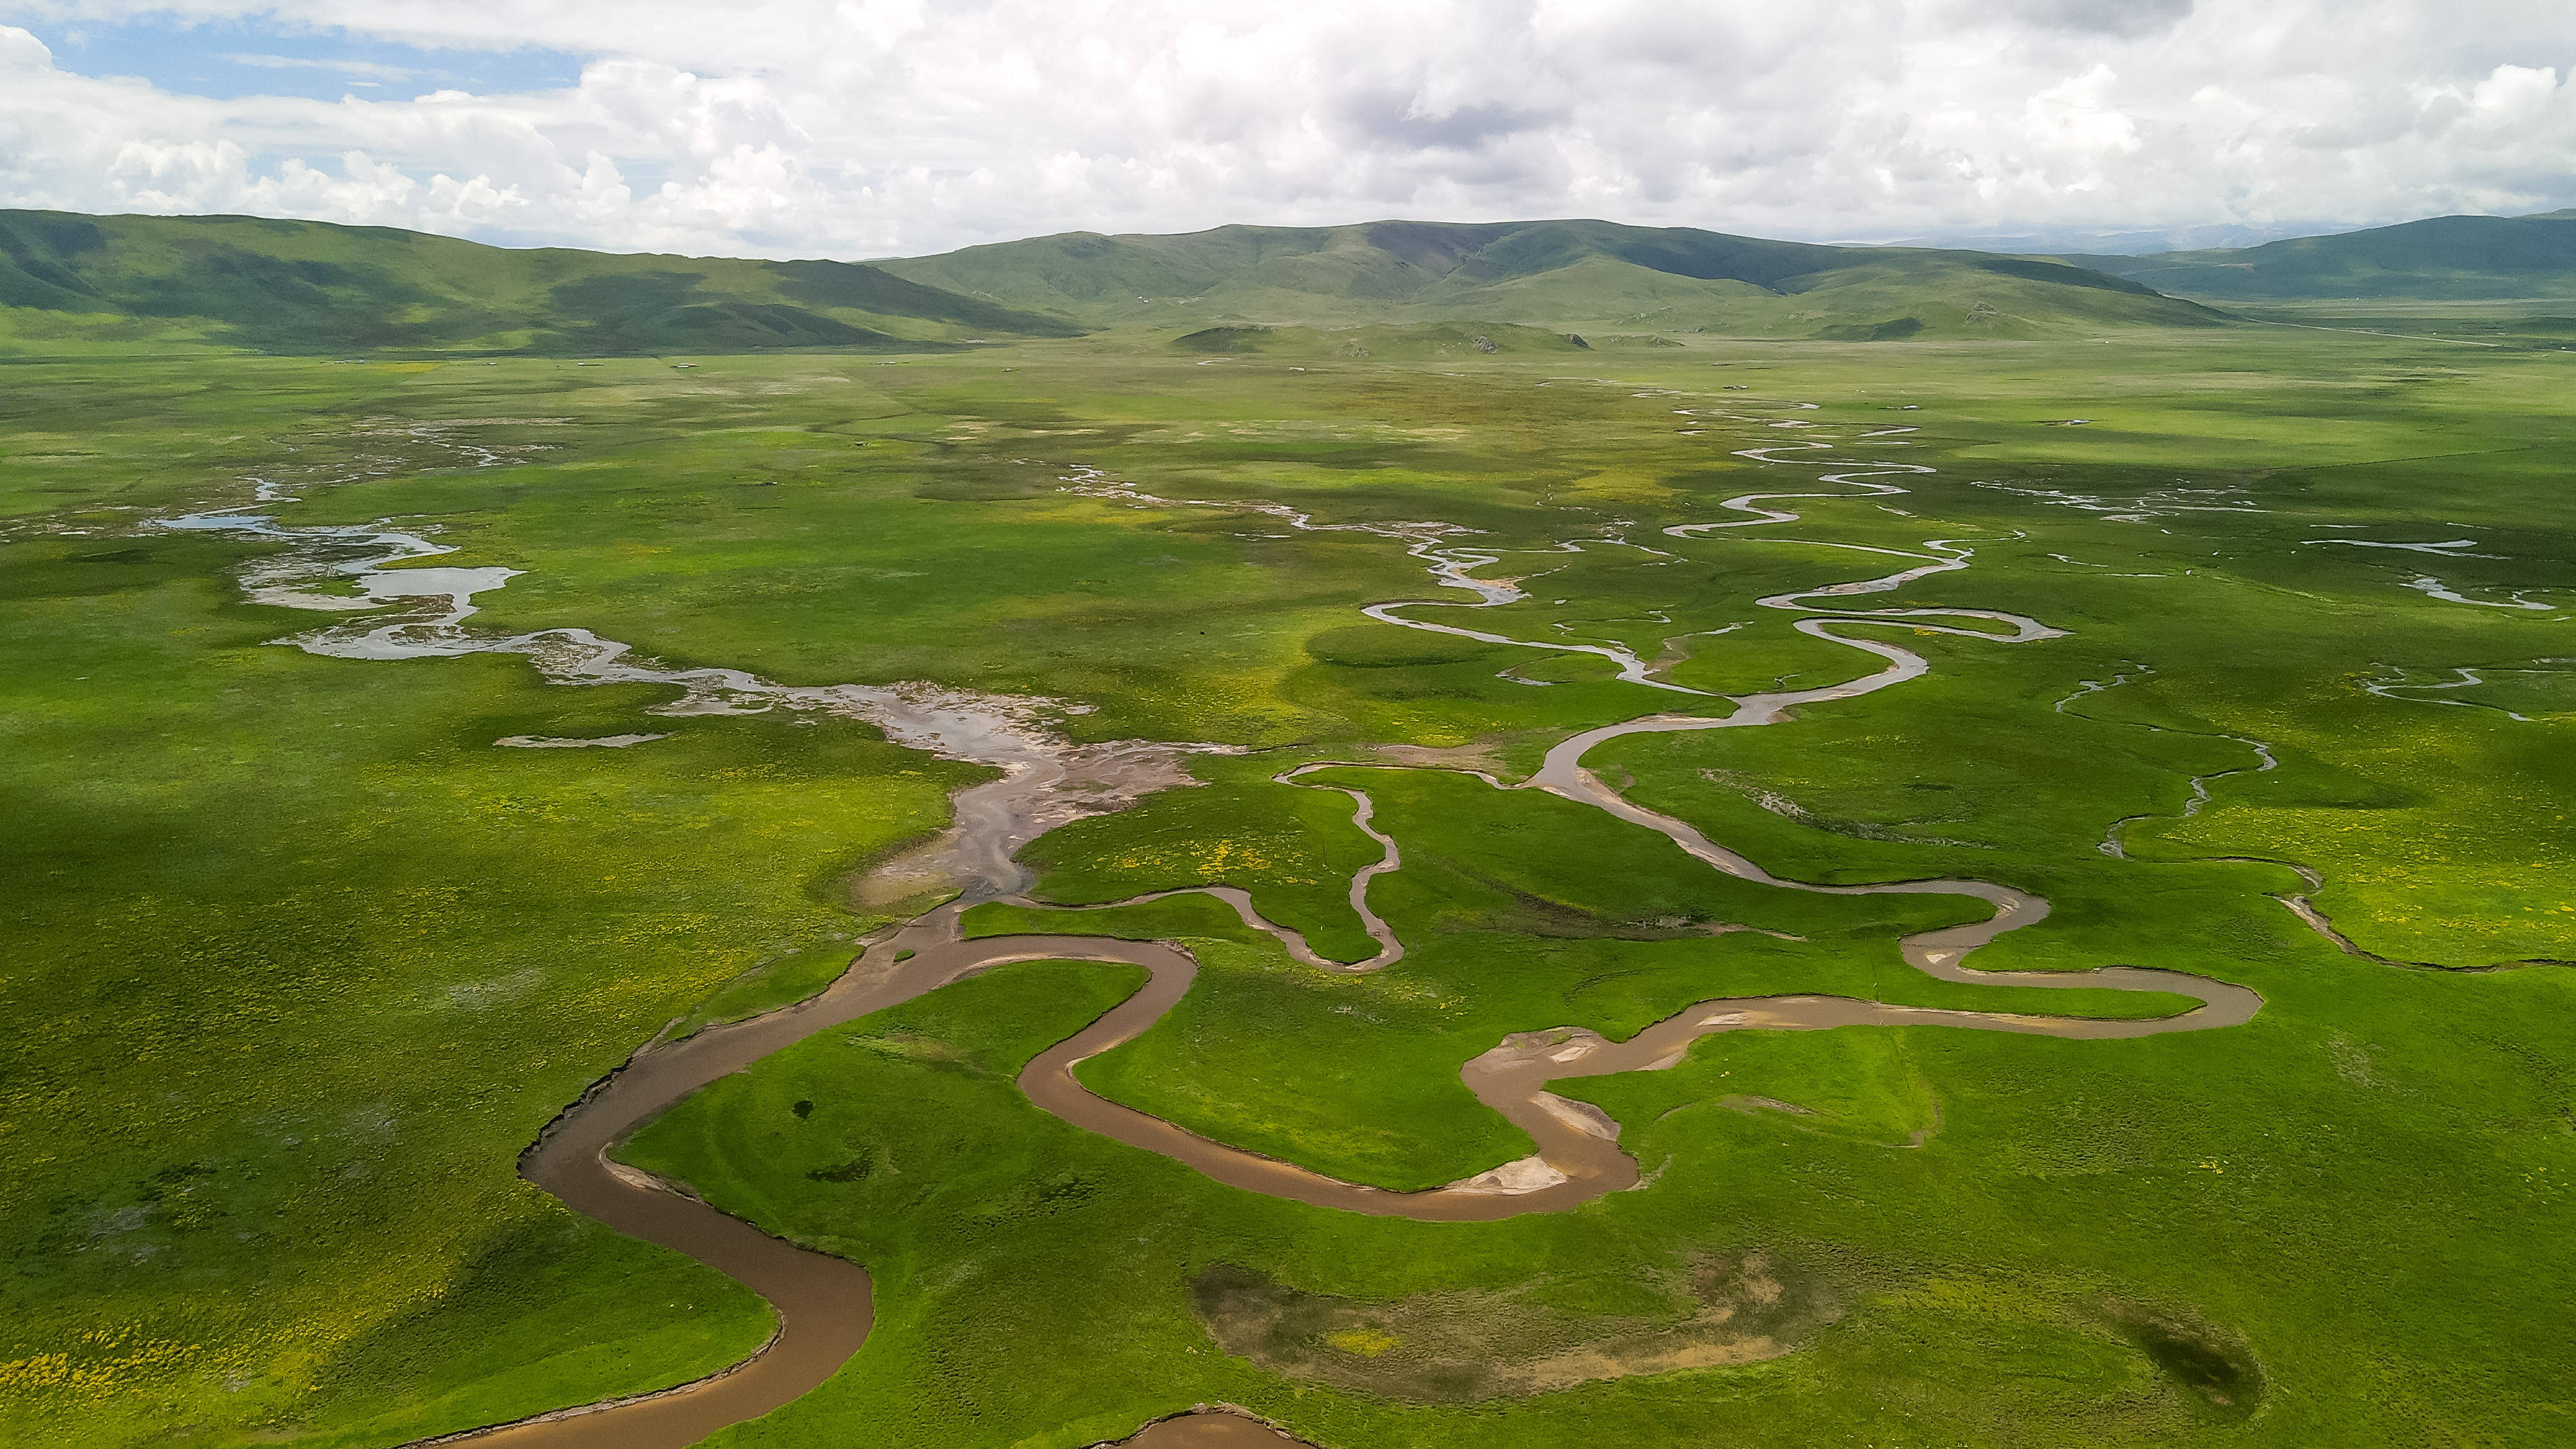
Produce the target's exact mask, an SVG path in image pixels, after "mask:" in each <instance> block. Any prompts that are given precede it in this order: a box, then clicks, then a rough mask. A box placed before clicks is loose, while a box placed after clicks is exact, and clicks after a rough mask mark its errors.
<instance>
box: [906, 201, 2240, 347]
mask: <svg viewBox="0 0 2576 1449" xmlns="http://www.w3.org/2000/svg"><path fill="white" fill-rule="evenodd" d="M882 265H884V266H885V267H886V269H887V270H889V271H893V272H896V273H898V274H900V275H903V276H907V277H912V278H915V279H917V280H920V281H925V282H931V283H933V284H935V285H938V286H941V287H945V288H948V289H950V290H953V291H958V292H963V293H966V294H968V295H971V296H977V297H984V298H988V299H991V300H994V301H997V302H1002V303H1005V304H1007V305H1010V306H1015V307H1025V308H1031V309H1036V310H1041V311H1049V312H1054V313H1058V314H1060V315H1063V316H1066V317H1071V318H1078V319H1082V320H1084V321H1087V322H1094V323H1112V322H1116V323H1143V324H1151V325H1159V326H1169V325H1174V324H1201V325H1203V324H1208V323H1218V322H1226V321H1251V322H1269V323H1292V324H1293V323H1306V324H1316V325H1325V324H1335V323H1340V324H1349V323H1355V322H1365V321H1383V320H1386V319H1389V318H1397V319H1413V320H1434V319H1448V318H1459V317H1477V318H1487V319H1491V320H1493V321H1496V322H1506V323H1530V324H1538V325H1550V326H1559V327H1561V326H1565V325H1569V324H1578V325H1586V326H1595V325H1620V324H1625V325H1639V324H1645V325H1651V326H1654V327H1657V328H1660V329H1665V330H1675V331H1694V330H1697V331H1713V332H1726V333H1734V334H1748V333H1749V334H1756V335H1780V336H1815V335H1832V334H1833V333H1834V331H1835V329H1838V328H1840V329H1861V330H1862V331H1866V330H1869V329H1876V328H1887V327H1891V326H1893V329H1894V335H1900V336H1910V335H1915V334H1917V333H1922V334H1925V335H1934V336H1977V337H2029V336H2056V335H2068V334H2070V333H2081V332H2085V331H2090V330H2098V329H2099V328H2101V327H2105V326H2113V327H2122V326H2136V325H2162V326H2196V325H2206V324H2208V323H2209V322H2211V321H2213V320H2214V318H2213V316H2212V314H2210V313H2208V312H2207V311H2206V310H2205V309H2202V308H2198V307H2195V306H2192V305H2191V304H2189V303H2182V302H2175V301H2173V300H2171V299H2168V298H2164V297H2159V296H2157V295H2155V294H2153V293H2152V292H2149V291H2147V290H2146V289H2145V288H2143V287H2140V286H2138V285H2137V284H2135V283H2131V282H2123V281H2119V280H2117V279H2114V278H2110V277H2106V276H2103V275H2101V274H2099V273H2096V272H2090V271H2085V270H2082V269H2080V268H2074V267H2068V266H2063V265H2059V264H2056V263H2052V262H2044V261H2040V262H2035V261H2029V260H2023V259H2017V258H2008V257H1989V256H1984V255H1982V254H1978V253H1969V252H1940V251H1925V250H1912V249H1898V248H1872V247H1826V246H1812V245H1807V244H1804V243H1797V242H1774V241H1762V240H1758V239H1755V238H1749V237H1732V236H1725V235H1721V234H1719V233H1715V232H1705V231H1697V230H1693V229H1690V228H1682V227H1676V228H1665V229H1652V228H1643V227H1628V226H1617V225H1613V224H1611V223H1608V222H1598V221H1548V222H1512V223H1495V224H1486V225H1439V224H1431V223H1416V222H1380V223H1373V224H1370V225H1364V226H1344V227H1305V228H1298V227H1243V226H1230V227H1219V228H1217V229H1216V230H1214V231H1207V232H1194V233H1190V234H1188V235H1183V236H1116V237H1103V236H1095V235H1092V234H1090V233H1073V234H1069V235H1065V236H1053V237H1037V238H1033V239H1031V240H1028V241H1018V242H1005V243H1001V244H999V245H994V246H983V247H970V248H967V249H965V250H963V251H959V252H952V253H949V254H946V255H944V256H936V257H916V258H910V259H906V260H900V261H891V262H886V263H883V264H882ZM1909 321H1910V322H1911V323H1912V325H1911V326H1910V327H1909V326H1906V325H1905V324H1906V323H1908V322H1909ZM1855 340H1865V339H1862V338H1860V337H1859V336H1858V335H1857V334H1855Z"/></svg>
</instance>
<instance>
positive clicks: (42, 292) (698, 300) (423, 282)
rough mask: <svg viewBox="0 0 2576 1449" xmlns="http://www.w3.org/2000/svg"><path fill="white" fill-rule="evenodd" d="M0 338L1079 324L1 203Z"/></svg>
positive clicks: (663, 343) (358, 234)
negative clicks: (20, 208)
mask: <svg viewBox="0 0 2576 1449" xmlns="http://www.w3.org/2000/svg"><path fill="white" fill-rule="evenodd" d="M0 309H5V310H0V345H6V344H7V342H8V341H10V340H11V339H12V338H14V339H15V340H16V341H17V342H18V343H19V345H20V346H22V347H23V346H26V345H30V344H35V345H42V344H44V343H46V342H65V341H72V342H84V343H145V344H155V343H172V342H178V343H186V342H212V343H219V344H225V345H230V346H237V347H247V348H255V349H260V350H265V351H273V352H307V353H327V352H345V351H368V350H377V349H389V348H390V349H407V350H422V351H444V352H466V353H472V352H495V353H541V354H543V353H557V354H566V355H570V354H589V355H615V354H631V353H656V352H675V351H682V352H743V351H764V350H771V349H777V348H795V347H831V348H840V349H846V350H857V351H870V350H884V349H897V348H913V349H918V348H920V347H923V346H944V345H951V344H955V343H960V342H963V341H965V340H968V339H969V338H970V337H973V336H976V335H979V334H983V333H988V332H991V333H1003V334H1009V335H1015V336H1044V337H1060V336H1068V335H1072V334H1075V333H1078V332H1079V331H1080V330H1081V329H1080V328H1079V327H1076V326H1073V325H1071V324H1069V323H1066V322H1064V321H1061V320H1059V319H1056V318H1050V317H1039V316H1035V315H1031V314H1028V313H1023V312H1017V311H1013V310H1012V309H1010V308H1007V307H1000V306H996V305H994V304H993V303H991V302H988V301H983V300H979V299H976V298H972V297H961V296H958V295H956V294H955V293H952V292H946V291H942V290H940V289H939V288H937V287H933V286H928V285H925V284H923V283H920V282H914V281H909V280H907V279H905V278H902V277H898V276H895V275H893V274H892V273H889V272H886V271H884V270H882V269H880V268H877V267H873V266H868V265H865V264H862V263H851V262H828V261H813V262H767V261H750V260H739V259H729V258H690V257H670V256H632V255H622V254H611V253H606V252H586V251H574V250H570V249H565V248H553V247H548V248H531V249H513V248H503V247H489V246H483V245H481V244H479V243H475V242H468V241H458V240H455V239H453V238H450V237H440V236H429V235H425V234H423V233H420V232H410V231H398V230H395V229H393V228H390V227H359V226H336V225H332V224H330V223H327V222H313V221H272V220H265V219H261V218H256V217H245V216H191V217H161V216H80V215H75V214H72V213H69V212H55V211H0Z"/></svg>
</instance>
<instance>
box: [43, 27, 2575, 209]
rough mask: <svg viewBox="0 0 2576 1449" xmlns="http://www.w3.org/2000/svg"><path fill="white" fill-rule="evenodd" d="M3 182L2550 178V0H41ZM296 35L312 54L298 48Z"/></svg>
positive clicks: (1189, 200) (53, 200) (428, 201)
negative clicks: (158, 76)
mask: <svg viewBox="0 0 2576 1449" xmlns="http://www.w3.org/2000/svg"><path fill="white" fill-rule="evenodd" d="M0 14H7V15H10V16H11V17H13V18H15V19H17V20H20V21H22V22H24V23H25V24H26V25H27V26H29V27H31V28H32V29H33V30H34V31H35V32H37V33H34V34H31V33H30V31H29V30H28V29H13V28H10V27H8V26H0V203H5V204H14V205H38V206H59V207H67V208H73V209H80V210H94V211H117V210H150V211H211V210H229V211H251V212H261V213H267V214H276V215H298V216H312V217H318V218H321V219H325V220H334V221H363V222H370V223H378V224H389V225H401V226H413V227H420V228H423V229H427V230H435V231H445V232H453V233H458V234H465V235H475V234H483V235H498V236H506V237H510V238H513V239H545V240H552V241H560V242H564V243H568V244H574V245H588V246H603V247H611V248H618V249H630V250H645V249H650V250H688V251H710V252H758V253H766V254H777V255H805V256H814V255H828V256H866V255H884V254H888V253H908V252H923V251H934V250H940V249H944V248H947V247H952V246H958V245H964V244H967V243H972V242H977V241H989V240H997V239H1004V238H1009V237H1016V236H1025V235H1031V234H1036V233H1042V232H1047V231H1058V230H1070V229H1076V228H1084V229H1092V230H1185V229H1191V228H1195V227H1201V226H1209V225H1215V224H1218V223H1222V222H1227V221H1270V222H1282V223H1315V222H1331V221H1351V220H1362V219H1370V218H1375V217H1381V216H1394V215H1407V216H1429V217H1442V218H1486V219H1491V218H1508V217H1530V216H1562V215H1598V216H1608V217H1611V218H1614V219H1618V220H1625V221H1635V222H1643V223H1651V224H1687V225H1695V226H1705V227H1711V228H1715V229H1718V230H1726V231H1739V232H1748V233H1755V234H1767V235H1779V236H1810V237H1868V236H1878V237H1891V236H1901V235H1921V234H1928V233H1941V232H1953V233H1956V232H2002V231H2040V230H2052V229H2054V230H2079V229H2092V230H2118V229H2127V228H2165V227H2184V226H2202V225H2214V224H2222V223H2238V224H2247V225H2253V226H2264V225H2271V224H2282V223H2297V222H2303V221H2311V220H2318V221H2326V220H2331V221H2344V222H2350V223H2356V224H2359V223H2370V222H2380V221H2390V220H2398V219H2403V218H2406V217H2412V216H2421V215H2429V214H2435V213H2439V212H2443V211H2451V210H2499V211H2516V210H2541V209H2546V208H2549V207H2555V206H2564V205H2568V204H2570V203H2576V174H2571V168H2570V167H2569V166H2568V164H2567V158H2568V157H2569V156H2570V155H2571V154H2576V86H2571V84H2570V83H2569V81H2568V79H2567V78H2568V77H2569V76H2570V74H2571V71H2576V27H2570V26H2569V25H2567V24H2566V22H2565V16H2564V12H2563V11H2562V10H2561V9H2560V8H2559V6H2558V4H2557V3H2556V0H2441V3H2436V0H2198V3H2193V0H1816V3H1812V4H1808V5H1803V6H1799V5H1781V4H1777V3H1773V0H1715V3H1699V4H1676V3H1669V0H1665V3H1649V0H1590V3H1578V0H1415V3H1412V4H1406V5H1392V4H1387V3H1385V0H1365V3H1363V0H1296V3H1287V0H1252V3H1240V4H1234V5H1228V6H1209V5H1205V4H1202V3H1195V0H947V3H942V4H938V5H928V4H924V3H920V0H838V3H833V0H738V3H729V4H727V5H724V6H718V7H708V6H703V5H696V4H687V5H684V4H681V3H678V0H617V3H609V0H550V3H540V0H448V3H445V4H442V5H438V6H420V5H395V4H390V3H382V0H373V3H370V0H279V3H274V4H267V5H260V6H245V5H234V4H228V3H224V0H175V3H154V4H150V5H128V4H123V3H120V0H37V3H20V4H10V3H7V0H0ZM226 19H234V20H250V21H254V22H257V23H259V24H263V25H267V26H271V27H279V28H285V29H291V30H297V31H310V32H321V33H330V34H332V35H333V39H332V43H331V45H330V47H329V48H330V49H331V50H333V51H335V52H343V51H345V52H348V53H350V54H351V56H352V59H351V60H349V61H329V62H317V63H315V64H317V65H319V66H320V67H321V68H325V69H327V68H330V67H332V66H337V67H339V68H340V69H341V70H342V71H343V72H344V73H347V74H351V75H381V76H385V77H388V78H390V77H394V76H397V75H399V74H400V73H401V67H398V66H392V65H387V64H383V63H381V62H376V61H370V60H368V59H366V58H365V57H366V52H367V46H368V43H369V42H370V41H371V40H373V41H391V42H401V43H404V44H407V45H414V46H426V47H433V48H437V47H445V48H451V49H482V50H494V49H509V48H514V47H542V48H551V49H555V50H560V51H566V52H570V53H573V54H576V55H580V56H582V57H585V58H586V63H585V65H584V67H583V69H582V72H581V77H580V80H579V82H578V84H576V85H574V86H571V87H568V88H566V89H562V90H555V91H544V92H533V93H523V94H496V95H477V94H467V93H464V92H462V91H455V90H448V91H440V92H435V93H432V94H429V95H423V96H417V97H414V98H411V99H407V100H398V99H392V98H390V96H389V95H388V93H387V92H385V91H382V90H378V91H376V92H374V93H373V94H375V95H377V96H383V97H386V98H383V99H360V98H354V97H352V98H344V99H342V100H340V101H337V102H324V101H314V100H305V99H299V98H293V97H277V96H255V97H248V98H243V99H238V100H210V99H206V98H202V97H195V96H187V95H181V94H174V93H171V92H169V91H165V90H160V89H155V88H153V87H151V86H149V85H145V84H142V83H138V82H134V81H119V80H110V79H102V78H96V77H90V76H84V75H78V74H74V73H72V71H71V70H70V69H68V68H66V63H65V62H63V61H61V60H59V59H57V58H56V56H55V55H54V53H53V52H51V51H49V50H48V49H47V47H46V46H45V44H44V43H43V42H42V41H41V40H40V39H39V38H38V34H46V35H52V34H55V33H57V32H56V30H55V29H53V28H49V27H53V26H55V25H56V23H57V22H59V23H61V24H64V25H68V24H71V23H73V22H74V21H79V22H82V23H97V22H111V23H112V22H124V23H126V24H129V25H132V24H147V23H148V24H163V25H183V24H189V23H195V22H202V21H215V20H226ZM293 64H295V65H297V66H303V65H305V64H306V62H304V61H301V60H296V61H294V62H293Z"/></svg>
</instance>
